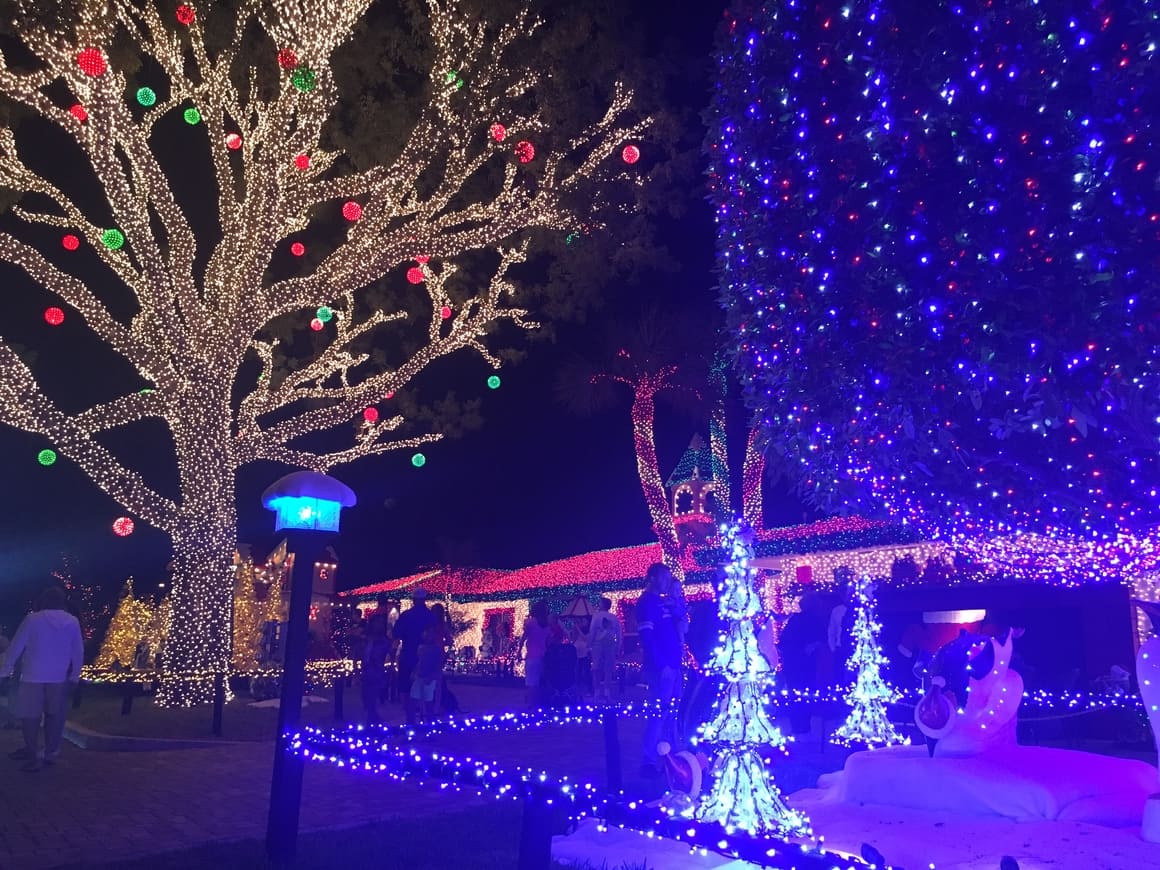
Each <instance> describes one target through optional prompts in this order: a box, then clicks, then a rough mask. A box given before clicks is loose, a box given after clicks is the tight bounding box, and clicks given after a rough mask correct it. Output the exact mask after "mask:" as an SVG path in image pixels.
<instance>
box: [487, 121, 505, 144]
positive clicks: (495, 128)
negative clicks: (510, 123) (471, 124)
mask: <svg viewBox="0 0 1160 870" xmlns="http://www.w3.org/2000/svg"><path fill="white" fill-rule="evenodd" d="M488 132H489V133H491V138H492V139H494V140H495V141H496V142H502V141H503V139H504V136H506V135H507V128H506V127H505V126H504V125H503V124H492V125H491V127H489V128H488Z"/></svg>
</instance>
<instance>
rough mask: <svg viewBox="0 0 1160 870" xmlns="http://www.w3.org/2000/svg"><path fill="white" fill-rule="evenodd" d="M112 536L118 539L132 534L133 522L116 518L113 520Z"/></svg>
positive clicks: (123, 518)
mask: <svg viewBox="0 0 1160 870" xmlns="http://www.w3.org/2000/svg"><path fill="white" fill-rule="evenodd" d="M113 534H114V535H116V536H117V537H118V538H127V537H128V536H129V535H131V534H133V521H132V520H131V519H129V518H128V517H117V518H116V519H115V520H113Z"/></svg>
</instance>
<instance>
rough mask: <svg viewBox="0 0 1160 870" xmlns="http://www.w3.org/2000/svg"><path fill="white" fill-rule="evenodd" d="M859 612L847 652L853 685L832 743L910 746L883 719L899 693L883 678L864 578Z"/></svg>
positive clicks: (870, 587) (870, 595) (871, 602)
mask: <svg viewBox="0 0 1160 870" xmlns="http://www.w3.org/2000/svg"><path fill="white" fill-rule="evenodd" d="M855 595H856V597H857V599H858V600H857V608H858V613H857V616H856V617H855V619H854V628H853V629H852V630H851V634H852V635H853V637H854V651H853V652H852V653H850V662H849V665H850V669H851V670H853V671H854V672H855V674H856V676H855V679H854V685H853V687H852V688H851V689H850V691H849V692H847V693H846V703H848V704H849V705H850V715H849V716H847V717H846V721H845V722H843V723H842V724H841V725H840V726H839V727H838V730H837V731H835V732H834V733H833V735H831V737H830V740H831V742H833V743H841V744H846V745H865V746H871V747H873V746H889V745H891V744H892V743H904V744H905V743H910V740H909V739H908V738H906V737H903V736H902V735H900V734H899V733H898V732H897V731H896V730H895V728H894V725H892V724H891V722H890V720H889V719H887V718H886V705H887V704H889V703H891V702H893V701H896V700H898V697H899V695H898V692H897V691H896V690H895V689H893V688H892V687H891V686H889V685H887V684H886V682H885V681H883V679H882V666H883V665H884V664H886V658H885V657H884V656H883V655H882V651H881V650H880V649H879V648H878V633H879V632H880V631H881V630H882V626H881V625H880V624H879V622H878V618H877V615H876V613H875V610H876V608H875V606H874V584H873V583H871V582H870V578H869V577H868V576H866V575H863V576H862V578H861V579H860V580H859V581H858V584H857V587H856V589H855Z"/></svg>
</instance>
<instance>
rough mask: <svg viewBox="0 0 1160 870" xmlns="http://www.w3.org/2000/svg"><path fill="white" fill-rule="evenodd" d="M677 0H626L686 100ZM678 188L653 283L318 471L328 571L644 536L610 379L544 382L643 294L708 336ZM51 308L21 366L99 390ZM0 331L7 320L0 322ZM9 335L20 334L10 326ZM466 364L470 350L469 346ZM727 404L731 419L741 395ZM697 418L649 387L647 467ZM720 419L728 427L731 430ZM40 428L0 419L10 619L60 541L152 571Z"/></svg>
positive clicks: (497, 560)
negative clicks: (654, 410) (51, 455)
mask: <svg viewBox="0 0 1160 870" xmlns="http://www.w3.org/2000/svg"><path fill="white" fill-rule="evenodd" d="M686 5H689V6H695V7H696V9H695V11H693V12H684V13H682V14H673V11H672V9H671V7H667V6H666V7H665V12H664V14H659V11H658V14H653V12H652V11H650V10H649V9H648V8H647V7H645V6H642V8H641V12H640V14H641V21H642V25H643V26H648V27H651V28H653V29H654V31H655V36H656V38H657V40H658V41H660V40H663V39H664V38H666V37H671V38H673V40H675V43H676V44H677V45H678V46H679V47H680V48H679V50H680V52H681V54H682V55H684V56H685V57H687V58H689V63H690V64H694V65H695V66H696V67H697V69H698V70H699V73H698V76H699V79H700V80H701V81H702V85H701V86H700V87H699V88H696V89H690V92H689V93H687V94H684V95H681V97H680V98H683V99H685V100H686V101H687V103H686V108H691V109H693V110H695V111H700V109H701V107H703V106H704V105H705V103H706V102H707V96H708V90H709V87H710V80H709V72H710V63H711V62H710V52H711V46H712V36H713V29H714V27H715V26H716V23H717V21H718V20H719V18H720V15H721V5H718V4H715V3H698V4H686ZM662 28H668V30H664V29H662ZM700 135H701V132H700V131H697V132H696V136H697V137H698V138H699V137H700ZM685 195H686V196H687V198H688V202H687V203H686V204H685V205H686V209H685V216H684V217H683V218H681V219H679V220H670V221H669V222H668V223H666V224H665V225H664V227H663V238H664V240H665V242H666V244H667V247H668V248H669V250H670V251H672V252H674V254H673V255H674V258H675V259H676V260H677V269H676V270H675V272H674V273H673V274H671V275H666V276H664V279H663V282H661V283H660V284H658V283H657V282H648V283H649V286H644V283H642V284H641V285H640V286H616V287H609V288H607V291H606V299H605V302H604V304H603V305H602V306H601V307H600V308H599V309H598V310H597V311H595V312H592V313H591V314H590V315H589V316H588V318H587V319H586V321H585V322H584V323H583V324H577V323H569V324H563V325H561V326H560V328H559V330H558V337H557V340H556V341H555V342H554V343H545V342H539V343H536V344H534V345H532V346H531V347H530V353H529V355H528V357H527V359H526V360H525V361H524V362H522V363H521V364H519V365H517V366H514V367H513V366H505V368H504V369H503V370H502V371H501V376H502V377H503V386H502V387H501V388H500V389H499V390H496V391H494V392H491V391H489V392H488V394H487V395H486V396H485V397H484V400H485V401H484V406H483V415H484V421H485V422H484V426H483V428H482V429H481V430H478V431H474V432H471V433H468V434H467V435H466V436H464V437H462V438H460V439H457V440H450V441H444V442H442V443H439V444H435V445H430V446H428V447H427V448H426V449H425V451H424V452H425V453H426V455H427V457H428V462H427V464H426V466H425V467H423V468H421V469H416V468H414V467H413V466H412V465H411V463H410V455H411V452H410V451H400V452H398V453H397V454H389V455H387V456H384V457H373V458H370V459H366V460H362V461H360V462H358V463H355V464H353V465H348V466H341V467H339V468H337V469H335V471H334V474H335V476H336V477H338V478H340V479H341V480H343V481H345V482H347V483H348V484H349V485H350V486H352V487H353V488H354V489H355V491H356V493H357V494H358V497H359V505H358V506H357V507H355V508H352V509H349V510H347V511H346V512H345V514H344V518H343V534H342V536H341V539H340V540H339V542H338V544H337V549H338V551H339V554H340V559H341V568H340V570H339V578H338V579H339V585H340V586H342V587H350V586H353V585H360V584H362V583H367V582H373V581H376V580H382V579H387V578H390V577H394V576H399V575H402V574H406V573H410V572H411V571H413V570H415V569H416V568H418V567H420V566H422V565H425V564H429V563H432V562H437V561H450V562H454V563H456V564H475V565H481V566H490V567H518V566H521V565H527V564H532V563H536V562H541V561H546V560H550V559H553V558H557V557H562V556H567V555H572V554H575V553H580V552H584V551H586V550H589V549H595V548H606V547H614V546H623V545H630V544H637V543H642V542H646V541H648V540H650V537H651V536H650V522H649V518H648V513H647V510H646V508H645V505H644V501H643V498H642V496H641V492H640V485H639V482H638V479H637V475H636V467H635V457H634V453H633V446H632V434H631V420H630V417H629V413H628V406H629V396H628V394H627V392H626V393H625V394H624V396H623V401H622V402H621V403H620V404H619V405H618V406H617V407H615V408H613V409H611V410H608V411H604V412H601V413H597V414H595V415H592V416H589V417H577V416H575V415H572V414H570V413H569V412H568V411H566V410H565V409H564V408H563V407H562V406H561V404H560V403H559V402H558V400H557V399H556V397H555V396H554V390H553V388H554V382H555V378H556V372H557V370H558V368H559V366H560V364H561V363H562V362H563V361H564V360H565V359H566V358H567V357H568V356H569V355H571V354H575V353H576V352H577V351H583V350H584V349H585V348H587V347H589V346H593V345H595V344H596V343H597V342H598V341H599V340H600V339H601V338H602V337H603V334H604V332H605V330H606V328H607V325H608V323H609V322H612V321H615V320H616V319H618V318H619V319H622V320H623V319H624V318H626V317H632V316H634V314H635V313H636V312H638V311H639V310H640V307H641V300H642V298H647V299H650V300H653V301H655V302H657V303H659V304H660V305H661V306H662V307H665V308H672V309H674V310H677V309H683V310H685V311H688V312H692V313H693V314H694V315H696V316H697V317H700V318H703V319H704V322H705V323H706V334H705V341H706V345H707V346H710V345H711V344H712V341H713V336H712V331H711V328H710V325H711V324H713V323H715V322H716V319H717V317H718V310H717V305H716V301H715V295H716V294H715V289H714V277H713V274H712V264H713V232H714V231H713V221H712V217H711V214H710V212H709V206H708V205H707V204H706V203H705V202H704V200H703V190H702V189H701V187H700V179H699V178H696V179H691V183H690V184H689V185H688V186H687V189H686V193H685ZM48 238H51V239H55V236H49V237H48ZM57 243H58V242H57ZM20 278H21V275H20V274H19V273H17V272H16V271H15V270H13V269H11V268H10V267H6V266H0V284H5V285H8V286H13V285H15V286H22V285H21V283H20ZM27 283H28V282H27V281H26V280H25V281H24V282H23V284H27ZM6 296H10V297H16V298H10V299H9V301H8V306H7V308H6V317H11V318H12V321H11V323H13V324H14V325H15V329H14V330H13V331H14V332H16V333H18V332H19V324H20V323H21V322H24V323H28V322H35V321H36V320H37V319H38V318H39V317H40V316H41V313H42V311H43V308H44V305H45V301H44V298H43V297H40V298H38V294H36V293H35V292H31V293H21V294H11V293H10V294H6ZM67 326H68V324H66V327H62V328H60V329H58V330H52V331H51V335H49V336H47V339H48V340H47V341H43V340H40V339H43V338H45V337H44V336H43V335H41V336H40V339H38V341H37V342H36V344H35V345H34V346H35V348H36V351H37V354H38V356H37V358H36V360H35V362H36V364H37V365H38V368H37V369H36V371H37V373H38V375H41V374H42V370H43V376H42V380H44V381H45V387H46V389H48V390H50V391H51V389H52V385H53V383H54V382H55V383H57V384H58V385H61V386H66V389H72V390H75V385H76V384H77V383H84V384H86V385H87V389H86V391H88V390H89V389H91V390H93V391H95V392H97V393H98V394H100V393H102V392H105V393H107V391H108V389H109V387H108V384H110V383H114V382H115V381H116V375H117V373H118V361H117V360H115V359H108V360H100V361H97V360H93V359H92V358H91V357H89V356H88V355H87V354H86V355H81V354H78V353H76V352H75V350H74V340H76V341H79V340H80V336H79V331H80V328H79V327H78V333H70V330H69V329H68V328H67ZM0 331H3V332H4V333H5V334H6V335H8V334H9V329H7V328H4V327H2V326H0ZM41 332H42V333H43V330H42V331H41ZM13 338H14V339H15V340H17V341H19V336H18V335H14V336H13ZM122 365H123V364H122ZM472 365H474V366H475V367H477V368H478V367H480V364H479V363H478V361H477V360H476V361H473V362H472ZM50 394H52V393H51V392H50ZM735 418H736V422H737V426H738V428H740V426H741V425H743V424H744V414H743V411H742V410H741V409H740V408H737V409H735ZM707 429H708V421H707V419H701V420H698V419H694V418H692V417H690V416H687V415H685V416H682V415H681V414H680V413H677V412H676V411H674V410H671V409H669V408H666V407H665V406H664V405H663V403H662V404H661V406H660V416H659V420H658V445H657V446H658V452H659V456H660V460H661V464H662V471H663V472H664V473H665V474H667V473H668V471H669V470H670V469H671V467H672V466H673V465H674V464H675V463H676V461H677V459H678V458H679V456H680V454H681V452H682V450H683V449H684V448H685V447H686V445H687V444H688V441H689V439H690V437H691V436H692V435H693V434H694V432H695V431H697V430H700V431H701V432H702V433H704V434H707ZM158 434H159V435H160V434H161V433H158ZM735 437H736V438H737V439H738V440H742V435H741V433H740V431H737V432H735ZM46 446H48V444H47V443H46V442H45V441H44V439H41V438H36V437H32V436H29V435H26V434H24V433H21V432H17V431H14V430H12V429H8V428H0V455H3V456H4V457H5V460H6V461H5V466H4V467H5V473H4V476H3V481H4V484H5V486H4V488H5V490H6V496H7V514H8V516H7V521H6V522H5V524H4V526H3V529H2V530H0V596H2V598H0V607H2V608H3V611H0V616H2V618H0V622H6V621H9V620H10V619H11V612H12V608H13V607H17V608H19V607H22V606H23V603H24V602H25V601H26V600H27V598H28V596H29V595H30V591H31V590H33V589H35V588H36V587H37V586H39V585H40V584H41V583H42V582H43V581H44V580H46V579H47V577H48V574H49V572H50V571H52V570H53V569H54V568H57V567H59V566H60V564H61V561H62V557H64V556H68V557H70V558H71V559H72V560H73V561H74V563H75V565H76V569H77V570H76V573H75V576H76V579H78V580H80V581H83V582H89V583H93V582H96V583H100V584H102V585H103V586H105V587H107V588H108V589H110V590H112V589H115V588H117V587H118V586H119V584H120V583H121V582H122V581H123V580H124V579H125V577H126V576H129V575H133V576H134V578H135V579H136V581H137V584H138V588H139V589H146V590H148V589H150V588H152V587H153V586H154V585H155V584H156V583H158V582H161V581H164V580H165V565H166V562H167V560H168V548H169V544H168V540H167V539H166V538H165V536H163V535H162V534H160V533H159V532H157V531H155V530H153V529H151V528H149V527H147V526H146V525H145V524H144V523H143V522H138V523H137V529H136V531H135V533H134V534H133V535H131V536H130V537H128V538H118V537H116V536H114V535H113V534H112V532H111V528H110V526H111V523H112V521H113V520H114V519H115V518H116V517H118V516H120V515H121V514H122V511H121V510H120V509H119V508H118V506H117V505H116V504H115V503H114V502H113V501H112V500H111V499H109V498H108V497H106V496H105V495H104V494H102V493H101V492H100V491H99V490H98V489H97V487H96V486H95V485H93V484H92V483H90V482H89V481H88V480H87V479H86V478H85V476H84V475H83V474H82V473H81V472H80V471H79V470H78V469H77V468H76V467H75V466H73V465H72V464H71V463H69V462H67V461H61V462H58V463H57V464H56V465H55V466H53V467H52V468H47V469H45V468H41V467H40V466H39V465H37V462H36V453H37V451H38V450H40V449H42V448H43V447H46ZM740 446H741V447H743V441H742V443H741V445H740ZM132 447H133V449H134V451H135V452H139V454H140V456H141V457H142V458H143V459H144V461H146V462H155V463H162V464H163V463H164V462H165V460H164V459H163V458H161V457H158V456H154V455H153V454H152V453H151V444H150V443H149V439H148V438H147V437H141V438H140V440H139V442H138V443H135V444H133V445H132ZM285 470H286V469H283V468H280V467H278V466H275V465H273V464H271V463H259V464H255V465H252V466H249V467H247V468H245V469H243V471H242V473H241V475H240V477H239V481H238V483H239V487H238V499H239V515H240V530H239V536H240V540H241V541H242V542H246V543H249V544H252V545H253V547H254V550H255V552H256V553H258V554H259V555H262V554H264V553H265V552H267V551H268V550H269V549H270V548H272V547H273V546H274V544H275V543H276V541H277V539H276V538H275V537H274V535H273V534H272V531H271V525H272V524H271V515H270V514H269V512H268V511H265V510H264V509H262V508H261V506H260V503H259V496H260V493H261V491H262V489H263V488H264V487H265V486H266V485H268V484H269V483H270V482H271V481H272V480H274V479H275V478H277V477H278V476H280V474H282V473H284V472H285ZM774 513H775V514H778V515H780V514H785V516H784V517H780V518H782V519H785V520H788V521H793V520H795V519H798V518H800V512H799V509H798V508H796V507H795V506H794V505H792V504H786V505H784V507H783V508H782V509H781V510H776V511H774ZM778 518H779V517H778V516H771V519H774V520H776V519H778Z"/></svg>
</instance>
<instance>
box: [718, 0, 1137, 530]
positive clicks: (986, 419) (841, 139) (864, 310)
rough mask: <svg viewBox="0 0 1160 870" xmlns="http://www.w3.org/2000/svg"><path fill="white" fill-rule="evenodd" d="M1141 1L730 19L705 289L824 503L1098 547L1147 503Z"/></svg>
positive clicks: (777, 463)
mask: <svg viewBox="0 0 1160 870" xmlns="http://www.w3.org/2000/svg"><path fill="white" fill-rule="evenodd" d="M1158 16H1160V3H1156V2H1148V0H1124V2H1119V3H1114V4H1113V3H1101V2H1095V3H1092V2H1086V0H1085V2H1059V3H1050V4H1044V3H1037V2H1032V0H1002V2H986V3H985V2H971V0H962V2H953V0H952V2H944V0H929V2H926V3H902V2H891V0H879V2H864V0H854V2H848V3H844V4H843V3H832V2H817V3H815V2H809V3H805V2H800V0H786V2H784V3H773V2H770V3H768V4H767V5H764V6H758V5H751V6H749V7H745V6H744V5H743V6H742V7H741V8H739V9H736V10H734V11H733V12H731V13H729V14H728V15H727V17H726V21H725V23H724V25H723V27H722V30H721V34H720V40H719V44H718V50H719V57H718V60H719V79H718V85H717V89H716V94H715V97H714V100H713V105H712V121H711V126H710V134H709V139H708V149H709V153H710V161H711V168H710V183H711V188H712V197H713V200H714V202H715V206H716V214H717V222H718V254H719V271H720V287H721V298H722V303H723V304H724V306H725V307H726V308H727V310H728V313H729V325H730V331H731V336H732V344H733V349H734V350H735V362H736V365H737V368H738V369H739V371H740V373H741V375H742V379H743V382H744V383H746V384H747V385H748V388H747V389H748V400H749V402H750V404H751V406H752V408H753V409H754V411H755V413H756V415H757V417H758V420H759V423H760V424H761V425H762V426H763V427H764V429H765V432H766V434H767V440H768V445H769V450H768V459H769V461H770V463H771V464H772V465H773V466H774V467H775V468H778V469H780V470H781V471H782V472H784V473H787V474H788V475H789V476H790V477H791V479H792V480H793V481H794V482H795V483H796V484H797V485H798V487H799V488H800V491H801V493H802V494H803V495H804V497H805V498H806V499H807V500H809V501H810V502H811V503H812V504H813V505H814V506H816V507H818V508H820V509H824V510H833V511H839V512H853V511H859V512H882V511H885V512H887V513H889V514H892V515H894V516H896V517H899V518H903V519H906V520H909V521H915V522H919V523H920V524H922V525H923V526H924V527H925V528H926V529H927V530H928V531H938V532H941V533H944V534H955V535H960V536H967V535H971V534H974V533H980V532H991V533H993V532H996V531H1004V530H1019V531H1024V532H1046V533H1047V534H1049V535H1060V534H1061V533H1062V534H1067V535H1069V536H1075V537H1076V538H1077V539H1079V540H1086V541H1087V542H1089V545H1090V544H1091V543H1093V542H1094V543H1095V545H1096V546H1101V545H1102V543H1103V542H1108V541H1111V540H1113V539H1114V538H1115V536H1117V535H1121V534H1124V533H1132V532H1133V531H1134V530H1138V529H1140V528H1142V527H1144V526H1146V525H1150V524H1152V523H1155V522H1157V521H1158V520H1160V488H1157V487H1156V484H1155V481H1156V479H1157V473H1158V471H1160V469H1158V467H1157V452H1156V445H1157V438H1158V437H1160V383H1158V377H1157V362H1156V356H1157V345H1158V339H1160V292H1158V282H1160V271H1158V269H1157V267H1158V266H1160V160H1157V158H1156V147H1157V144H1158V143H1157V134H1156V128H1155V119H1156V117H1157V109H1158V108H1160V107H1158V105H1157V102H1158V94H1160V60H1158V58H1157V43H1158V42H1160V20H1158ZM1121 543H1123V541H1121Z"/></svg>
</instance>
